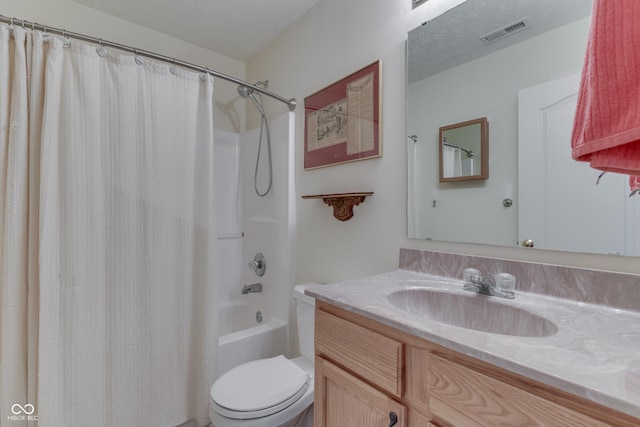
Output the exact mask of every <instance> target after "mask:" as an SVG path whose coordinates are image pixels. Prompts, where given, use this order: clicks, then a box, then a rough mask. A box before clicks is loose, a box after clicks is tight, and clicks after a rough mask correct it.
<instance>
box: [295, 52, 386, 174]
mask: <svg viewBox="0 0 640 427" xmlns="http://www.w3.org/2000/svg"><path fill="white" fill-rule="evenodd" d="M380 68H381V67H380V61H376V62H374V63H373V64H371V65H368V66H366V67H364V68H363V69H361V70H358V71H356V72H355V73H353V74H351V75H349V76H347V77H345V78H343V79H342V80H340V81H338V82H336V83H334V84H332V85H331V86H328V87H326V88H324V89H322V90H320V91H318V92H316V93H314V94H313V95H310V96H308V97H306V98H305V100H304V113H305V135H304V168H305V169H315V168H320V167H324V166H330V165H335V164H339V163H345V162H353V161H356V160H364V159H370V158H372V157H380V156H381V155H382V150H381V141H380V81H381V80H380Z"/></svg>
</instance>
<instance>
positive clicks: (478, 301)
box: [387, 288, 558, 337]
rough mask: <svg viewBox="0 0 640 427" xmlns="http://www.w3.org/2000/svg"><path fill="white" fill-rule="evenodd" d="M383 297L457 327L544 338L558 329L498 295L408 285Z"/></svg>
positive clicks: (432, 318)
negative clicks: (490, 295) (503, 301)
mask: <svg viewBox="0 0 640 427" xmlns="http://www.w3.org/2000/svg"><path fill="white" fill-rule="evenodd" d="M387 298H388V300H389V302H390V303H391V305H393V306H395V307H397V308H399V309H401V310H404V311H406V312H408V313H411V314H413V315H417V316H422V317H425V318H428V319H430V320H433V321H435V322H440V323H445V324H447V325H451V326H457V327H459V328H466V329H473V330H475V331H482V332H489V333H492V334H501V335H512V336H519V337H546V336H550V335H554V334H555V333H556V332H558V328H557V326H556V325H555V324H554V323H553V322H551V321H549V320H547V319H545V318H544V317H541V316H538V315H537V314H534V313H531V312H530V311H527V310H523V309H521V308H518V307H513V306H511V305H508V304H507V303H502V302H499V301H497V300H498V299H499V298H498V297H488V296H485V295H478V294H475V293H471V292H469V293H468V294H457V293H452V292H447V291H443V290H438V289H433V288H412V289H405V290H401V291H395V292H392V293H391V294H389V296H388V297H387Z"/></svg>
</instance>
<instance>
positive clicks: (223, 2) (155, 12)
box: [73, 0, 318, 61]
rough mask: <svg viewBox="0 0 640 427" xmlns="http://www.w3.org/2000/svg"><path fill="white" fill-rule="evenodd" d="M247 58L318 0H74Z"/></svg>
mask: <svg viewBox="0 0 640 427" xmlns="http://www.w3.org/2000/svg"><path fill="white" fill-rule="evenodd" d="M73 1H75V2H76V3H80V4H83V5H85V6H89V7H91V8H94V9H97V10H100V11H102V12H105V13H108V14H110V15H114V16H117V17H119V18H122V19H125V20H127V21H130V22H133V23H135V24H138V25H142V26H144V27H147V28H150V29H153V30H156V31H159V32H161V33H164V34H168V35H170V36H172V37H175V38H178V39H181V40H184V41H187V42H189V43H192V44H194V45H197V46H201V47H203V48H206V49H208V50H211V51H213V52H217V53H220V54H222V55H225V56H228V57H230V58H234V59H237V60H240V61H247V60H248V59H249V58H251V57H252V56H253V55H254V54H256V53H257V52H259V51H260V50H261V49H262V48H264V47H265V46H266V45H268V44H269V43H270V42H271V41H273V40H274V39H275V38H276V37H277V36H278V35H279V34H280V33H281V32H282V31H283V30H285V29H286V28H287V27H288V26H290V25H291V24H292V23H293V22H295V21H296V20H297V19H298V18H299V17H301V16H302V15H304V14H305V13H306V12H307V11H308V10H309V9H310V8H311V7H312V6H313V5H315V4H316V3H317V2H318V0H73Z"/></svg>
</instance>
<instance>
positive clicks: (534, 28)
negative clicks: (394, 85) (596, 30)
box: [408, 0, 591, 82]
mask: <svg viewBox="0 0 640 427" xmlns="http://www.w3.org/2000/svg"><path fill="white" fill-rule="evenodd" d="M590 14H591V0H468V1H466V2H464V3H462V4H460V5H459V6H457V7H455V8H453V9H451V10H449V11H448V12H445V13H444V14H442V15H440V16H438V17H436V18H435V19H433V20H431V21H428V22H426V23H425V24H423V25H422V26H421V27H418V28H416V29H414V30H412V31H411V32H409V41H408V53H409V60H408V67H409V75H408V78H409V82H415V81H417V80H421V79H423V78H425V77H428V76H430V75H433V74H437V73H439V72H441V71H444V70H447V69H449V68H451V67H454V66H456V65H460V64H463V63H465V62H468V61H471V60H473V59H476V58H479V57H481V56H484V55H487V54H489V53H491V52H494V51H496V50H499V49H502V48H505V47H507V46H509V45H511V44H515V43H518V42H521V41H523V40H525V39H527V38H530V37H533V36H536V35H538V34H542V33H544V32H547V31H550V30H552V29H554V28H558V27H560V26H562V25H566V24H568V23H570V22H573V21H576V20H578V19H581V18H585V17H587V16H589V15H590ZM522 18H528V22H529V24H530V25H531V27H530V28H527V29H525V30H523V31H520V32H517V33H514V34H512V35H510V36H508V37H505V38H504V39H502V40H499V41H497V42H495V43H493V44H490V45H485V44H484V43H483V42H482V41H481V40H480V36H482V35H485V34H487V33H489V32H491V31H493V30H495V29H498V28H501V27H503V26H505V25H508V24H511V23H513V22H515V21H517V20H519V19H522Z"/></svg>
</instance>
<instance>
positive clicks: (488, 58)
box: [407, 0, 640, 256]
mask: <svg viewBox="0 0 640 427" xmlns="http://www.w3.org/2000/svg"><path fill="white" fill-rule="evenodd" d="M590 16H591V0H563V1H562V2H558V1H557V0H510V1H508V2H486V1H482V0H467V1H465V2H463V3H461V4H460V5H458V6H456V7H455V8H453V9H451V10H449V11H448V12H445V13H444V14H442V15H440V16H438V17H436V18H435V19H433V20H431V21H428V22H426V23H424V24H423V25H421V26H420V27H418V28H416V29H414V30H412V31H410V32H409V34H408V42H407V54H408V57H407V65H408V68H407V132H408V133H407V135H411V137H410V138H409V139H407V156H408V177H407V186H408V199H407V200H408V206H407V212H408V225H407V230H408V237H409V238H416V239H431V240H440V241H450V242H465V243H480V244H490V245H499V246H510V247H516V246H517V247H521V246H522V244H523V243H525V244H526V245H528V246H531V245H533V247H534V248H542V249H552V250H562V251H571V252H589V253H599V254H612V255H632V256H638V255H640V226H637V224H639V222H638V221H639V218H640V202H639V201H638V199H640V198H638V197H631V198H630V197H628V185H627V183H626V180H628V177H626V180H625V177H624V176H623V175H617V176H616V174H606V175H605V176H604V177H603V178H602V179H601V180H600V183H599V184H597V185H596V181H597V179H598V176H599V174H600V172H599V171H597V170H595V169H591V168H590V167H589V166H588V165H587V164H585V163H578V162H575V161H573V160H572V159H571V154H570V135H571V127H572V123H573V114H574V112H575V104H576V98H577V90H578V88H577V85H578V83H579V76H580V72H581V70H582V65H583V62H584V54H585V51H586V43H587V36H588V31H589V25H590ZM559 85H560V86H559ZM541 94H550V95H551V97H549V98H545V99H541ZM545 96H546V95H545ZM472 117H486V118H487V121H488V122H491V138H490V144H489V146H490V149H488V150H487V155H488V159H487V167H488V168H490V174H489V175H488V177H487V178H486V179H476V180H466V179H465V178H463V179H464V180H463V181H462V182H456V181H455V179H456V177H455V176H445V174H444V173H443V172H442V171H440V170H441V166H440V162H442V161H443V160H442V159H443V158H442V157H441V155H440V149H441V148H443V147H441V146H440V145H441V144H434V141H441V142H442V141H443V139H444V138H446V140H447V142H451V143H452V144H454V145H456V142H455V141H454V140H453V136H449V135H448V134H447V131H446V130H445V134H444V136H441V135H440V131H441V130H440V128H441V127H446V126H447V125H445V126H443V124H449V123H453V124H459V123H464V122H465V121H468V120H469V118H472ZM541 124H542V125H541ZM549 126H551V127H549ZM413 137H415V138H413ZM414 141H415V142H414ZM540 147H544V148H543V149H540ZM465 149H466V147H465ZM470 151H473V150H470ZM481 152H482V149H481ZM464 158H465V157H464V152H462V157H461V160H463V159H464ZM455 162H457V158H455ZM474 166H475V165H474ZM454 168H455V166H454ZM460 168H461V167H460ZM451 179H453V181H451ZM578 218H579V221H578V220H577V219H578ZM522 250H531V249H522Z"/></svg>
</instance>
